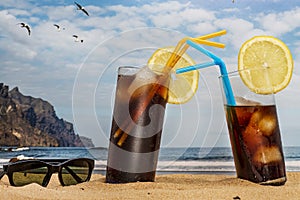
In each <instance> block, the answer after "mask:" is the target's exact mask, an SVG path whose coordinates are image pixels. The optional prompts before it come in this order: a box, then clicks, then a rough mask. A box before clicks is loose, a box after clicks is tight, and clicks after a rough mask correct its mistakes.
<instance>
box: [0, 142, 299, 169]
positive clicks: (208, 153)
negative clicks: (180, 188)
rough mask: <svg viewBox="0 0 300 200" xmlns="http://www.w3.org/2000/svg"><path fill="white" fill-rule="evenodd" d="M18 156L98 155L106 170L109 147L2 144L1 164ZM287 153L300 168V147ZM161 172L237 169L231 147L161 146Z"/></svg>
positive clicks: (288, 160) (288, 163) (290, 162)
mask: <svg viewBox="0 0 300 200" xmlns="http://www.w3.org/2000/svg"><path fill="white" fill-rule="evenodd" d="M16 156H25V157H34V158H78V157H89V158H93V159H95V160H96V161H95V164H96V165H95V173H102V174H105V169H106V161H107V149H106V148H78V147H76V148H74V147H30V148H23V149H17V148H15V149H8V148H5V147H2V148H1V151H0V168H2V166H3V164H4V163H6V162H8V161H9V159H10V158H12V157H16ZM284 157H285V164H286V170H287V171H300V147H285V148H284ZM157 173H235V168H234V162H233V157H232V153H231V149H230V148H229V147H214V148H161V149H160V154H159V161H158V166H157Z"/></svg>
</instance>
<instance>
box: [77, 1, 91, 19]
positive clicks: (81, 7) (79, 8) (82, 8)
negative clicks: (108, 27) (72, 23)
mask: <svg viewBox="0 0 300 200" xmlns="http://www.w3.org/2000/svg"><path fill="white" fill-rule="evenodd" d="M74 3H75V4H76V6H77V10H81V11H82V12H84V13H85V14H86V15H87V16H90V15H89V13H88V12H87V11H86V10H85V9H84V7H83V6H81V5H80V4H78V3H77V2H75V1H74Z"/></svg>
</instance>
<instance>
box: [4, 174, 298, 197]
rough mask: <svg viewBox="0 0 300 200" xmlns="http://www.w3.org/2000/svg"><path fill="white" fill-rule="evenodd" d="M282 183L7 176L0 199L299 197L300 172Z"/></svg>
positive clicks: (202, 177) (213, 177) (210, 177)
mask: <svg viewBox="0 0 300 200" xmlns="http://www.w3.org/2000/svg"><path fill="white" fill-rule="evenodd" d="M287 178H288V181H287V182H286V184H285V185H283V186H262V185H258V184H255V183H251V182H249V181H245V180H241V179H238V178H236V177H235V175H223V174H222V175H220V174H167V175H157V176H156V181H155V182H147V183H146V182H144V183H128V184H106V183H104V180H105V178H104V176H103V175H100V174H93V175H92V178H91V181H90V182H86V183H81V184H78V185H74V186H67V187H62V186H61V185H60V184H59V181H58V178H57V176H53V177H52V178H51V181H50V183H49V185H48V186H47V187H46V188H44V187H41V186H39V185H37V184H30V185H27V186H23V187H13V186H10V185H9V183H8V179H7V176H4V177H3V178H2V180H1V181H0V194H1V196H0V197H1V198H0V199H7V200H9V199H14V200H19V199H20V200H26V199H72V200H74V199H213V200H216V199H222V200H223V199H242V200H246V199H280V200H282V199H300V172H289V173H288V174H287Z"/></svg>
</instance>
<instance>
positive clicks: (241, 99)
mask: <svg viewBox="0 0 300 200" xmlns="http://www.w3.org/2000/svg"><path fill="white" fill-rule="evenodd" d="M234 98H235V101H236V105H244V106H245V105H247V106H249V105H251V106H255V105H260V103H259V102H257V101H253V100H249V99H246V98H244V97H239V96H236V97H234Z"/></svg>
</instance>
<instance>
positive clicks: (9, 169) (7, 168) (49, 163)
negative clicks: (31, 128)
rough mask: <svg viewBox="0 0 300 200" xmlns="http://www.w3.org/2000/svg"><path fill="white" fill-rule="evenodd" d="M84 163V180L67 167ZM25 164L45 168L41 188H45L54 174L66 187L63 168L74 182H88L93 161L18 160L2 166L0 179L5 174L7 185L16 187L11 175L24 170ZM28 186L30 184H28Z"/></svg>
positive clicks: (88, 159) (80, 159)
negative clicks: (86, 171) (56, 174)
mask: <svg viewBox="0 0 300 200" xmlns="http://www.w3.org/2000/svg"><path fill="white" fill-rule="evenodd" d="M81 161H82V162H86V163H87V164H88V168H89V171H88V176H87V178H86V179H85V180H82V179H81V178H80V177H79V176H77V175H76V173H75V172H74V171H73V170H71V169H70V168H69V167H68V166H69V165H70V164H71V163H73V162H81ZM25 164H31V165H40V167H47V173H46V174H45V177H44V179H43V183H42V184H41V186H43V187H46V186H47V185H48V183H49V182H50V179H51V176H52V174H54V173H58V179H59V182H60V184H61V185H62V186H66V185H68V184H65V183H64V181H63V178H62V169H63V168H65V169H66V170H67V171H68V172H69V173H70V175H71V176H72V177H73V178H74V179H75V180H76V182H77V183H82V182H87V181H89V180H90V178H91V175H92V172H93V169H94V164H95V161H94V160H93V159H90V158H75V159H28V160H18V161H16V162H10V163H8V164H5V165H3V171H2V172H0V179H1V178H2V177H3V176H4V175H5V174H6V175H7V176H8V179H9V183H10V184H11V185H12V186H18V185H16V184H15V183H14V180H13V174H14V173H15V172H20V171H23V170H24V165H25ZM29 184H30V183H29Z"/></svg>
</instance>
